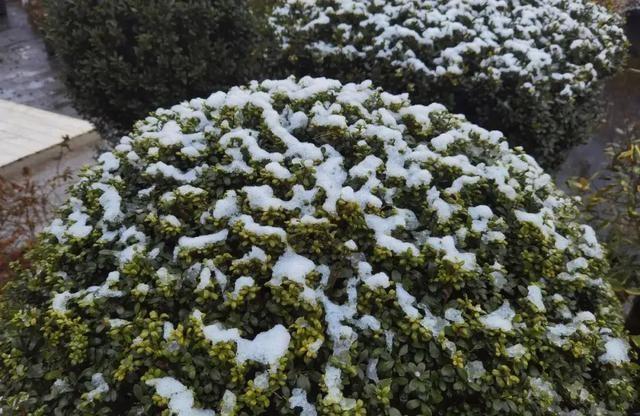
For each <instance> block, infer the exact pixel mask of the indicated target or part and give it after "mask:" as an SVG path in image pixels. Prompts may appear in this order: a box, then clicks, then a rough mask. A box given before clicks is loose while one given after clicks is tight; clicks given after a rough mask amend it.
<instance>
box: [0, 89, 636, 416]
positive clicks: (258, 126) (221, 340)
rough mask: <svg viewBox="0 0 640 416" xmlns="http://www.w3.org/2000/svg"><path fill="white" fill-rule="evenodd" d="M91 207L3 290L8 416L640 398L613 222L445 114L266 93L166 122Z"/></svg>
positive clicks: (89, 186)
mask: <svg viewBox="0 0 640 416" xmlns="http://www.w3.org/2000/svg"><path fill="white" fill-rule="evenodd" d="M72 195H73V196H72V198H71V199H70V200H69V202H68V203H67V204H66V205H65V207H64V208H63V209H62V211H61V212H60V214H61V215H60V218H59V219H57V220H55V221H54V222H53V224H52V225H51V226H50V227H49V228H48V229H47V231H46V232H45V233H44V235H43V237H42V241H41V243H40V244H39V246H38V247H37V248H36V249H35V250H34V251H33V253H32V256H31V260H32V265H31V266H30V267H29V268H27V269H25V270H23V271H22V272H21V276H20V278H19V279H18V280H16V281H15V283H13V284H12V286H11V287H10V288H9V289H8V290H7V291H6V293H5V295H4V297H3V304H4V307H3V308H2V314H3V315H2V319H0V328H2V331H1V332H0V334H1V336H0V352H1V353H2V361H1V364H0V368H1V369H2V371H1V372H0V391H2V392H3V393H2V394H3V396H4V397H3V398H2V399H0V408H1V409H3V410H4V411H5V412H9V413H13V412H17V413H20V412H27V413H33V414H76V413H78V414H79V413H82V414H87V413H90V414H104V415H107V414H113V415H116V414H117V415H134V414H157V413H159V412H161V411H162V409H167V413H168V414H173V415H179V416H185V415H199V416H203V415H206V416H213V415H252V414H302V415H306V416H312V415H345V414H349V415H365V414H369V415H382V414H388V415H399V414H406V415H411V414H425V415H427V414H434V415H437V414H445V413H451V414H478V415H488V414H506V413H512V414H547V413H548V414H560V415H562V414H566V415H579V414H585V415H586V414H593V413H606V414H616V412H622V411H623V410H624V409H625V408H626V407H627V406H628V403H630V401H631V397H632V395H633V394H634V389H633V387H632V384H631V377H632V374H631V372H632V369H631V364H630V358H631V357H630V354H631V353H630V352H629V346H628V343H627V339H626V337H625V334H624V331H623V329H622V323H621V318H620V316H619V312H618V307H619V305H618V304H617V302H616V299H615V298H614V296H613V295H612V292H611V289H610V287H609V286H608V284H606V283H605V282H604V281H603V277H605V276H606V273H607V264H606V261H605V260H604V258H603V253H602V249H601V247H600V246H599V245H598V242H597V241H596V239H595V237H594V233H593V231H592V230H591V229H590V228H589V227H588V226H585V225H581V224H579V223H576V222H575V215H576V212H575V208H574V206H573V202H572V201H571V200H569V199H567V198H566V197H564V196H563V194H561V193H560V192H559V191H558V190H557V189H556V188H555V186H554V185H553V184H552V182H551V180H550V177H549V176H548V175H547V174H545V173H544V172H543V171H542V170H541V169H540V167H539V166H538V165H537V164H536V163H535V161H534V160H533V159H532V158H531V157H529V156H528V155H526V154H524V153H522V152H520V151H514V150H512V149H510V148H509V147H508V146H507V144H506V141H505V140H504V138H503V136H502V134H501V133H499V132H496V131H487V130H484V129H482V128H480V127H478V126H475V125H473V124H470V123H469V122H467V121H466V120H465V119H464V118H463V117H462V116H457V115H452V114H450V113H448V112H447V111H446V110H445V109H444V107H442V106H441V105H439V104H431V105H429V106H423V105H412V104H411V103H410V101H409V100H408V99H407V96H406V95H391V94H388V93H386V92H384V91H382V90H379V89H375V88H373V87H372V86H371V84H370V83H369V82H364V83H361V84H346V85H342V84H341V83H340V82H338V81H334V80H330V79H325V78H318V79H314V78H303V79H300V80H296V79H294V78H289V79H285V80H281V81H265V82H262V83H252V84H250V85H249V86H245V87H238V88H233V89H231V90H230V91H228V92H226V93H225V92H217V93H215V94H213V95H211V96H210V97H209V98H207V99H194V100H191V101H189V102H184V103H182V104H180V105H177V106H174V107H172V108H171V109H169V110H158V111H156V112H155V113H154V114H153V115H152V116H150V117H148V118H147V119H145V120H144V121H142V122H139V123H138V124H137V125H136V126H135V129H134V131H133V133H132V134H131V135H130V137H124V138H123V139H122V141H121V143H120V144H119V145H118V146H117V147H116V148H115V150H114V151H113V152H112V153H105V154H103V155H102V156H101V157H100V159H99V164H98V165H97V166H95V167H93V168H90V169H88V170H87V171H86V172H85V173H84V176H83V178H82V180H81V181H80V182H79V183H78V184H77V185H75V186H74V187H73V189H72ZM77 409H78V410H77Z"/></svg>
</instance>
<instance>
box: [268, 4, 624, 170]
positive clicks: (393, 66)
mask: <svg viewBox="0 0 640 416" xmlns="http://www.w3.org/2000/svg"><path fill="white" fill-rule="evenodd" d="M271 21H272V25H273V27H274V30H275V31H276V32H277V34H278V35H279V39H280V44H281V49H282V52H283V58H282V65H283V66H285V67H287V70H290V71H292V72H293V73H296V74H300V75H314V74H315V75H326V76H331V77H335V78H338V79H342V80H345V81H362V80H365V79H373V80H374V81H375V82H376V83H378V84H380V85H381V86H383V87H385V88H387V90H389V91H392V92H405V91H409V92H410V94H411V98H412V100H413V101H414V102H418V103H423V104H428V103H431V102H440V103H442V104H445V105H446V106H447V107H448V108H449V109H451V110H453V111H456V112H461V113H463V114H465V115H466V116H467V117H468V118H469V119H470V120H471V121H473V122H477V123H479V124H480V125H482V126H484V127H485V128H492V129H494V128H495V129H499V130H501V131H503V132H504V133H505V135H506V136H507V137H509V140H510V142H511V144H512V145H522V146H524V147H525V150H527V152H529V153H530V154H531V155H533V156H534V157H536V158H537V160H538V161H539V162H540V163H541V164H542V165H543V166H547V167H551V166H554V165H556V164H558V163H559V162H561V161H562V160H563V158H564V154H565V153H566V151H567V149H570V148H571V147H572V146H574V145H575V144H577V143H579V142H581V141H582V140H584V139H585V138H586V137H587V136H588V134H589V132H590V131H591V129H592V127H593V126H594V124H595V122H596V121H597V119H598V115H599V113H600V109H601V107H603V104H602V103H601V102H600V100H599V98H600V92H601V89H602V88H601V87H602V84H603V79H604V78H607V77H608V76H610V75H611V74H613V73H615V72H616V71H617V70H618V68H619V67H620V66H621V63H622V62H623V60H624V57H625V50H626V41H625V36H624V31H623V29H621V28H620V27H619V24H620V23H621V21H620V19H619V17H616V16H614V15H612V14H610V13H609V12H607V11H606V10H605V9H604V8H602V7H600V6H597V5H595V4H594V3H592V2H591V1H589V0H576V1H566V0H530V1H525V2H520V1H501V0H489V1H487V0H475V1H460V0H426V1H425V0H419V1H418V0H411V1H404V0H402V1H401V0H393V1H369V0H359V1H349V2H344V1H339V0H286V1H283V4H282V5H281V6H280V7H278V8H276V9H275V10H274V11H273V13H272V18H271Z"/></svg>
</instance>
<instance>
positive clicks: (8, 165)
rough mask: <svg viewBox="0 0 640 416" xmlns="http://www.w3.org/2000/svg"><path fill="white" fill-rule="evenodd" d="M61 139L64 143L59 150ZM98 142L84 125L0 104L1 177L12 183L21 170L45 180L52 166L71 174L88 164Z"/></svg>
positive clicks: (69, 119)
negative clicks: (71, 171) (69, 169)
mask: <svg viewBox="0 0 640 416" xmlns="http://www.w3.org/2000/svg"><path fill="white" fill-rule="evenodd" d="M65 137H68V141H67V143H66V144H65V148H63V146H62V144H63V142H64V139H65ZM99 141H100V136H99V135H98V134H97V132H96V131H95V128H94V126H93V125H92V124H91V123H89V122H87V121H84V120H80V119H76V118H73V117H69V116H65V115H61V114H56V113H52V112H49V111H44V110H40V109H37V108H33V107H28V106H25V105H22V104H16V103H13V102H9V101H5V100H0V176H2V177H5V178H7V179H13V178H15V177H17V176H19V175H20V174H21V173H22V172H23V171H24V170H25V169H28V170H29V171H30V172H31V173H32V174H33V175H34V176H41V177H42V176H45V177H46V175H48V174H53V173H54V172H51V169H52V166H54V165H55V166H56V168H59V167H61V166H62V167H64V168H71V169H72V170H75V169H77V168H79V167H80V166H81V165H83V164H85V163H90V162H91V158H92V157H93V155H94V154H95V148H96V146H97V144H98V143H99ZM66 146H68V147H69V149H66ZM61 155H62V157H61Z"/></svg>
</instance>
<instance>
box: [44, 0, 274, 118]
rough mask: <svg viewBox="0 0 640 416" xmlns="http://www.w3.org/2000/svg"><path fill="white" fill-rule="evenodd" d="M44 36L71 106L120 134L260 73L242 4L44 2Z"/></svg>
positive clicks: (255, 34)
mask: <svg viewBox="0 0 640 416" xmlns="http://www.w3.org/2000/svg"><path fill="white" fill-rule="evenodd" d="M44 6H45V10H46V19H45V32H46V35H47V38H48V39H49V41H50V44H51V46H52V48H53V50H54V52H55V54H56V55H57V56H58V57H59V58H60V61H61V62H62V64H63V65H62V70H63V75H64V78H65V81H66V85H67V87H68V88H69V91H70V93H71V95H72V96H73V98H74V99H75V106H76V108H77V109H78V110H79V111H80V112H81V113H83V114H84V115H87V116H90V117H92V118H95V119H97V121H98V122H101V123H106V124H108V125H113V126H115V127H116V128H117V129H122V130H124V129H127V128H129V127H130V126H131V125H132V124H133V122H134V121H136V120H139V119H141V118H143V117H145V116H147V115H148V113H149V112H151V111H153V110H155V109H156V108H157V107H158V106H159V105H163V106H167V105H172V104H174V103H175V102H177V101H178V100H179V99H182V98H183V97H193V96H201V95H204V94H208V93H210V92H211V91H215V90H217V89H227V88H229V87H231V86H233V85H238V83H244V82H247V81H249V80H251V79H253V78H255V77H256V76H257V74H258V73H259V67H260V65H261V64H260V62H259V56H258V55H259V53H260V49H261V48H260V46H259V43H260V39H259V38H260V27H259V24H258V22H257V21H256V17H255V16H254V15H253V13H252V12H251V9H250V8H249V7H248V1H247V0H175V1H174V0H160V1H147V0H111V1H96V0H44Z"/></svg>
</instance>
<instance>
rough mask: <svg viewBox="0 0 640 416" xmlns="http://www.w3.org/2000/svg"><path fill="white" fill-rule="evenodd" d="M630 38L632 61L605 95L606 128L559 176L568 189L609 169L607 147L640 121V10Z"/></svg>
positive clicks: (572, 154) (572, 156) (630, 22)
mask: <svg viewBox="0 0 640 416" xmlns="http://www.w3.org/2000/svg"><path fill="white" fill-rule="evenodd" d="M626 31H627V35H628V37H629V40H630V41H631V43H632V47H631V57H630V59H629V62H628V65H627V68H626V69H625V71H624V72H622V73H621V74H619V75H618V76H616V77H615V78H613V79H612V80H610V81H609V82H608V84H607V86H606V88H605V91H604V102H605V104H604V105H606V107H607V109H606V115H605V118H604V120H603V124H602V125H601V126H600V128H599V129H598V130H597V131H596V132H595V134H594V135H593V137H592V138H591V139H590V140H589V141H588V142H587V143H585V144H583V145H580V146H576V147H575V148H573V149H572V150H571V151H570V152H569V155H568V157H567V159H566V161H565V162H564V163H563V164H562V165H561V166H560V168H559V169H558V170H557V172H556V173H555V175H554V176H555V179H556V183H557V184H558V185H559V186H560V187H561V188H563V189H565V190H566V189H567V187H566V182H567V180H568V179H569V178H571V177H576V176H582V177H587V178H588V177H590V176H592V175H593V174H594V173H596V172H597V171H599V170H602V169H604V168H606V167H607V164H608V162H609V161H608V158H607V155H606V153H605V149H606V148H607V145H608V144H609V143H612V142H616V141H618V142H619V141H623V140H625V137H623V136H621V135H620V134H617V133H616V130H617V129H623V130H624V129H625V127H626V126H628V125H629V124H630V123H632V122H635V123H638V122H639V121H640V10H637V11H635V12H632V13H630V14H629V15H628V23H627V27H626Z"/></svg>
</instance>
